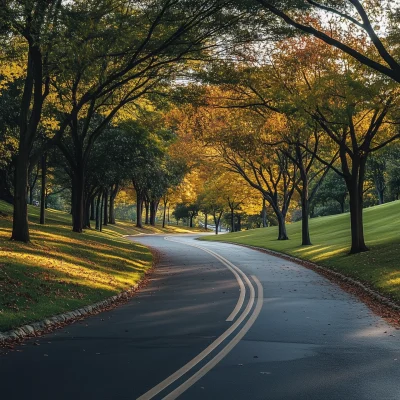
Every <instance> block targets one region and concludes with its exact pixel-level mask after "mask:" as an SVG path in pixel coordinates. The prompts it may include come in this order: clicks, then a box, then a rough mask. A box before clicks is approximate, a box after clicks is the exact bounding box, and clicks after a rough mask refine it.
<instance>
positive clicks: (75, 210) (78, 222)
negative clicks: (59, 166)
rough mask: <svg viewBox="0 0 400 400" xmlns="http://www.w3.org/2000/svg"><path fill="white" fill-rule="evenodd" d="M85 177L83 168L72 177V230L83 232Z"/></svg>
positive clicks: (77, 170)
mask: <svg viewBox="0 0 400 400" xmlns="http://www.w3.org/2000/svg"><path fill="white" fill-rule="evenodd" d="M84 196H85V176H84V172H83V168H77V169H76V170H75V171H74V172H73V176H72V230H73V231H74V232H77V233H82V231H83V222H84V221H83V217H84Z"/></svg>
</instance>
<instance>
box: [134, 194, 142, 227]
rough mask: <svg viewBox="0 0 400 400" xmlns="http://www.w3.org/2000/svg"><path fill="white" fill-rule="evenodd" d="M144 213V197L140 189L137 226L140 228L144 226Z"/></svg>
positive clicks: (137, 198) (137, 205) (137, 203)
mask: <svg viewBox="0 0 400 400" xmlns="http://www.w3.org/2000/svg"><path fill="white" fill-rule="evenodd" d="M142 214H143V198H142V196H141V194H140V193H139V192H138V191H136V226H137V227H138V228H143V224H142Z"/></svg>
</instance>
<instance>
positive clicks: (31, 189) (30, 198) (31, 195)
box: [29, 185, 35, 205]
mask: <svg viewBox="0 0 400 400" xmlns="http://www.w3.org/2000/svg"><path fill="white" fill-rule="evenodd" d="M34 188H35V186H33V185H29V204H30V205H33V189H34Z"/></svg>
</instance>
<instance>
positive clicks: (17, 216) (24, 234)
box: [11, 145, 29, 242]
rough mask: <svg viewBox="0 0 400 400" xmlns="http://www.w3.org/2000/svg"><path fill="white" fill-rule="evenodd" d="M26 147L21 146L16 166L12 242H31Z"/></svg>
mask: <svg viewBox="0 0 400 400" xmlns="http://www.w3.org/2000/svg"><path fill="white" fill-rule="evenodd" d="M24 147H25V146H22V145H20V146H19V153H18V156H17V160H16V165H15V184H14V185H15V186H14V213H13V230H12V236H11V239H12V240H17V241H20V242H29V225H28V206H27V204H26V190H27V186H28V167H29V158H28V154H26V149H25V148H24Z"/></svg>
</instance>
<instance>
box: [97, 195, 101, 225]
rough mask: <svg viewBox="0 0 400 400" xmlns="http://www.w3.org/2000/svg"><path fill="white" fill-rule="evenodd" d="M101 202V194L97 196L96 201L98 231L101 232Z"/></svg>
mask: <svg viewBox="0 0 400 400" xmlns="http://www.w3.org/2000/svg"><path fill="white" fill-rule="evenodd" d="M100 200H101V192H99V194H98V195H97V200H96V229H97V230H100V218H101V214H100Z"/></svg>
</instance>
